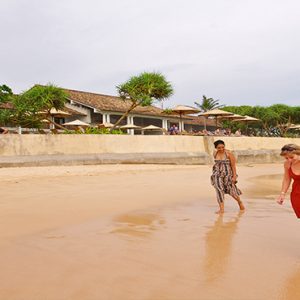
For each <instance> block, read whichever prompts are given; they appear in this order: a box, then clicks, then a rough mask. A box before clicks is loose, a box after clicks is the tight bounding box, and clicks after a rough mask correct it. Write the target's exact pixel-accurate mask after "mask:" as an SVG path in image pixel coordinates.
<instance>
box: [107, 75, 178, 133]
mask: <svg viewBox="0 0 300 300" xmlns="http://www.w3.org/2000/svg"><path fill="white" fill-rule="evenodd" d="M117 90H118V93H119V96H120V98H121V99H123V100H124V101H128V100H129V101H130V102H131V103H130V106H129V108H128V109H127V111H126V112H125V113H124V114H123V115H122V116H121V117H120V119H119V120H118V121H117V122H116V123H115V124H114V126H113V127H112V128H111V130H113V129H114V128H115V127H116V126H117V125H118V124H120V122H121V121H122V120H123V119H125V118H126V117H127V116H128V114H129V113H130V112H131V111H132V110H133V109H135V108H136V107H138V106H150V105H152V104H153V102H154V101H155V100H158V101H162V100H165V99H167V98H168V97H170V96H171V95H172V94H173V88H172V85H171V83H170V82H168V81H166V79H165V77H164V76H163V75H162V74H160V73H147V72H144V73H142V74H140V75H138V76H133V77H131V78H130V79H129V80H128V81H126V82H125V83H123V84H120V85H118V86H117Z"/></svg>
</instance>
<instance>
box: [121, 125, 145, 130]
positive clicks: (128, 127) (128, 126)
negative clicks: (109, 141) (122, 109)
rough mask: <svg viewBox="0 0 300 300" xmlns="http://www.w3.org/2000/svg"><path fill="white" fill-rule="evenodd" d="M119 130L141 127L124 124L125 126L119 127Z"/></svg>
mask: <svg viewBox="0 0 300 300" xmlns="http://www.w3.org/2000/svg"><path fill="white" fill-rule="evenodd" d="M119 128H120V129H141V128H142V127H141V126H137V125H134V124H126V125H123V126H120V127H119Z"/></svg>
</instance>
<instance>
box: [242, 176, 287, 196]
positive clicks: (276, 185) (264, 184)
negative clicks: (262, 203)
mask: <svg viewBox="0 0 300 300" xmlns="http://www.w3.org/2000/svg"><path fill="white" fill-rule="evenodd" d="M282 176H283V175H282V174H272V175H261V176H256V177H252V178H250V179H249V180H248V182H249V183H250V184H249V185H248V186H247V188H245V189H244V196H246V197H251V198H259V199H262V198H264V199H275V198H276V197H277V196H278V191H279V189H280V187H281V182H282Z"/></svg>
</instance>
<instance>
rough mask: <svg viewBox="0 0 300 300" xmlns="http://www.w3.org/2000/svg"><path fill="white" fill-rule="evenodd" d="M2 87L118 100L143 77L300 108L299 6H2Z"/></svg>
mask: <svg viewBox="0 0 300 300" xmlns="http://www.w3.org/2000/svg"><path fill="white" fill-rule="evenodd" d="M0 36H1V43H0V57H1V63H0V84H7V85H9V86H10V87H11V88H12V89H13V91H14V92H16V93H19V92H21V91H24V90H26V89H28V88H30V87H31V86H33V85H34V84H36V83H39V84H47V83H53V84H55V85H58V86H60V87H64V88H69V89H75V90H82V91H89V92H95V93H101V94H109V95H116V94H117V91H116V85H118V84H120V83H123V82H125V81H126V80H128V79H129V78H130V77H131V76H133V75H138V74H139V73H141V72H144V71H148V72H152V71H155V72H161V73H162V74H163V75H165V76H166V78H167V80H168V81H170V82H171V83H172V85H173V87H174V95H173V96H172V97H171V98H170V99H168V100H167V101H166V102H165V103H164V106H165V107H173V106H174V105H176V104H186V105H193V104H194V102H195V101H197V102H200V101H201V99H202V95H206V96H207V97H212V98H214V99H218V100H219V101H220V103H221V104H225V105H271V104H274V103H285V104H289V105H300V1H299V0H249V1H248V0H209V1H208V0H205V1H204V0H185V1H183V0H151V1H149V0H148V1H145V0H109V1H108V0H105V1H104V0H59V1H54V0H1V4H0Z"/></svg>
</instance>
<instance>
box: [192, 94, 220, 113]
mask: <svg viewBox="0 0 300 300" xmlns="http://www.w3.org/2000/svg"><path fill="white" fill-rule="evenodd" d="M194 103H195V105H196V106H197V107H199V108H200V109H201V111H202V112H206V111H209V110H212V109H215V108H221V107H223V105H220V103H219V100H214V99H213V98H207V97H206V96H205V95H203V99H202V103H198V102H194Z"/></svg>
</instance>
